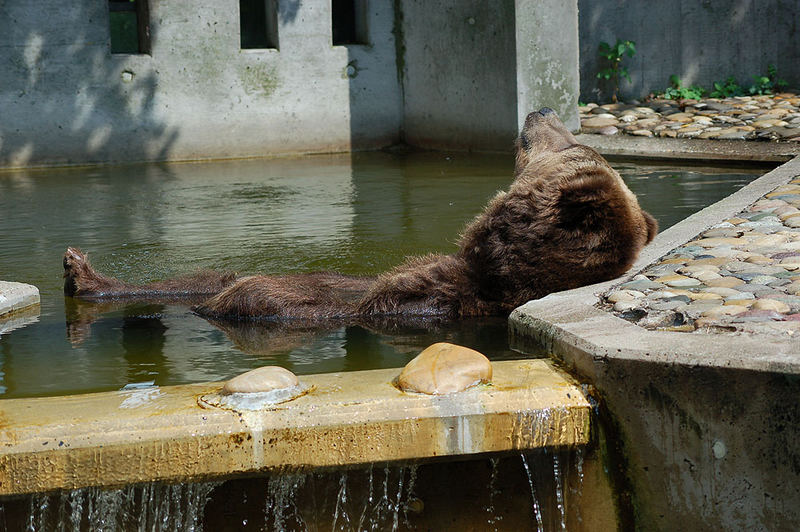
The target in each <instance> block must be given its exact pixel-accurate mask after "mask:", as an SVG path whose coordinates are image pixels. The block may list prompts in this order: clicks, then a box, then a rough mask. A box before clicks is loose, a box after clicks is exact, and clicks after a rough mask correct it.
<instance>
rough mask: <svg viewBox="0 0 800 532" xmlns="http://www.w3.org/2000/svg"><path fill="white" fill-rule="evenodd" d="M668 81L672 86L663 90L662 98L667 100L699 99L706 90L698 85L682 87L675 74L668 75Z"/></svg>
mask: <svg viewBox="0 0 800 532" xmlns="http://www.w3.org/2000/svg"><path fill="white" fill-rule="evenodd" d="M669 82H670V84H671V85H672V86H671V87H669V88H667V89H665V90H664V98H666V99H668V100H686V99H690V100H699V99H700V98H702V97H703V94H705V92H706V90H705V89H704V88H703V87H701V86H699V85H692V86H691V87H684V86H683V85H682V84H681V79H680V78H679V77H678V76H676V75H675V74H673V75H671V76H670V77H669Z"/></svg>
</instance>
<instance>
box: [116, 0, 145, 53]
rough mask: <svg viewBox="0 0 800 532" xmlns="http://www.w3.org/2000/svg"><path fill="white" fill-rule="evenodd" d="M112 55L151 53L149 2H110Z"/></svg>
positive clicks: (126, 0) (122, 0)
mask: <svg viewBox="0 0 800 532" xmlns="http://www.w3.org/2000/svg"><path fill="white" fill-rule="evenodd" d="M108 19H109V29H110V32H111V53H112V54H149V53H150V8H149V6H148V4H147V0H109V1H108Z"/></svg>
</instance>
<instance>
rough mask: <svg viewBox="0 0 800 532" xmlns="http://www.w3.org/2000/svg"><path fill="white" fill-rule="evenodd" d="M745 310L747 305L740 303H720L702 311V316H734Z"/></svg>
mask: <svg viewBox="0 0 800 532" xmlns="http://www.w3.org/2000/svg"><path fill="white" fill-rule="evenodd" d="M743 312H747V307H745V306H740V305H722V306H719V307H714V308H711V309H709V310H707V311H705V312H703V314H702V315H703V317H706V318H718V317H720V316H735V315H737V314H741V313H743Z"/></svg>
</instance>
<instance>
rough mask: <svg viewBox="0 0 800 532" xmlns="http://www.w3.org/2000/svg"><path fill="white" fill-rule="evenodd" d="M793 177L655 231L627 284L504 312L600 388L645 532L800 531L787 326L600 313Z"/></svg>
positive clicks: (798, 370) (796, 165) (764, 182)
mask: <svg viewBox="0 0 800 532" xmlns="http://www.w3.org/2000/svg"><path fill="white" fill-rule="evenodd" d="M617 147H620V146H619V144H618V145H617ZM798 175H800V158H795V159H793V160H791V161H790V162H788V163H786V164H784V165H782V166H780V167H779V168H777V169H775V170H773V171H772V172H770V173H768V174H766V175H765V176H763V177H761V178H759V179H757V180H756V181H754V182H753V183H751V184H750V185H748V186H746V187H744V188H743V189H741V190H740V191H738V192H736V193H735V194H733V195H731V196H729V197H728V198H726V199H724V200H722V201H720V202H718V203H716V204H714V205H711V206H710V207H707V208H706V209H704V210H703V211H700V212H698V213H696V214H695V215H693V216H690V217H689V218H687V219H686V220H684V221H683V222H680V223H678V224H677V225H675V226H673V227H672V228H670V229H668V230H667V231H665V232H663V233H661V234H660V235H658V237H656V239H655V240H654V241H653V242H652V243H651V245H650V246H648V247H647V248H646V249H645V250H644V252H643V253H642V255H641V257H640V258H639V260H638V262H637V263H636V264H635V265H634V267H633V268H632V269H631V271H630V272H628V274H626V276H624V277H623V278H621V279H615V280H613V281H609V282H607V283H601V284H598V285H593V286H587V287H583V288H579V289H576V290H571V291H567V292H562V293H558V294H551V295H549V296H547V297H545V298H543V299H540V300H537V301H531V302H529V303H527V304H526V305H524V306H522V307H520V308H519V309H517V310H516V311H514V313H513V314H512V316H511V319H510V327H511V330H512V334H514V335H518V336H519V337H522V338H524V339H526V340H527V339H530V338H534V339H535V340H537V341H538V342H540V343H542V344H543V345H544V346H545V348H547V349H548V350H549V351H550V352H551V353H552V354H553V356H554V357H555V358H556V359H558V360H560V361H562V363H563V364H564V365H565V366H566V367H568V368H569V369H570V371H571V372H572V373H574V374H577V375H580V376H581V378H584V379H587V380H589V381H590V382H592V384H593V385H594V386H596V387H597V390H598V392H599V394H600V395H601V396H602V398H603V401H604V403H605V408H606V409H607V411H608V412H609V414H610V417H611V418H612V419H613V424H614V425H615V426H616V430H617V433H618V435H619V436H620V439H619V441H618V444H619V445H620V453H619V454H620V456H621V457H623V461H624V464H623V466H622V467H623V469H624V472H625V477H626V478H627V482H628V484H629V490H630V494H631V502H632V510H633V512H634V516H635V521H636V523H637V525H638V526H640V527H641V528H642V529H647V530H675V529H680V528H682V527H685V526H686V523H693V526H695V527H696V528H697V529H707V530H724V529H733V528H738V529H745V530H792V529H797V527H798V526H800V512H799V511H798V508H800V492H798V491H797V489H796V486H797V485H798V483H800V446H799V445H798V443H797V442H798V441H800V438H799V437H800V407H798V397H800V339H798V338H797V335H796V334H792V330H791V328H787V334H782V335H778V334H774V335H769V334H742V333H727V334H726V333H724V332H721V333H718V334H713V333H708V334H705V333H682V332H668V331H651V330H646V329H644V328H642V327H639V326H637V325H635V324H633V323H630V322H628V321H625V320H623V319H620V318H617V317H616V316H614V315H613V314H611V313H609V312H607V311H606V310H603V309H600V308H598V307H597V304H598V303H599V301H600V300H599V297H598V295H599V294H603V293H605V292H607V291H608V289H609V288H611V287H612V286H616V285H618V284H620V283H621V282H624V281H625V280H626V279H631V278H632V277H633V276H634V275H635V274H636V273H637V272H639V271H640V270H642V269H643V268H644V267H645V266H647V265H649V264H651V263H653V262H654V261H656V260H657V259H658V258H659V257H661V256H663V255H665V254H667V253H668V252H670V250H672V249H674V248H675V247H676V246H680V245H683V244H684V243H686V242H688V241H690V240H692V239H693V238H694V237H695V236H696V235H697V234H698V233H699V232H702V231H703V230H705V229H707V228H708V227H710V226H712V225H714V224H717V223H719V222H721V221H722V220H725V219H727V218H730V217H732V216H734V215H736V214H737V213H738V212H740V211H741V210H743V209H744V208H745V207H746V206H748V205H750V204H751V203H753V202H754V201H756V200H757V199H759V198H760V197H762V196H763V195H765V194H768V193H770V192H772V191H773V190H774V189H775V188H776V187H778V186H780V185H783V184H785V183H787V182H789V181H790V180H791V179H794V178H796V177H797V176H798Z"/></svg>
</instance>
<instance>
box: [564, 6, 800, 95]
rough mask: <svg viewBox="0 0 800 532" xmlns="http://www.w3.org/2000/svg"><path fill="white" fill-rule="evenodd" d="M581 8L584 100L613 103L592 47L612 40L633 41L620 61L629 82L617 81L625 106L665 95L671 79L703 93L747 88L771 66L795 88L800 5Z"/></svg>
mask: <svg viewBox="0 0 800 532" xmlns="http://www.w3.org/2000/svg"><path fill="white" fill-rule="evenodd" d="M578 8H579V42H580V72H581V101H585V102H601V101H602V102H606V101H611V93H612V92H613V86H612V85H611V83H610V82H607V81H605V80H599V79H597V73H598V72H599V71H600V70H602V69H603V68H605V67H606V66H608V65H607V64H606V63H604V62H603V61H604V60H602V59H600V58H599V57H598V55H597V47H598V45H599V44H600V42H603V41H604V42H607V43H609V44H612V45H613V44H614V43H615V42H616V40H617V39H620V40H623V41H624V40H632V41H634V42H636V55H635V56H634V57H627V56H626V57H625V58H624V59H623V63H622V64H623V65H625V66H627V68H628V71H629V72H630V76H631V82H628V81H627V80H621V81H620V95H621V99H623V100H624V99H631V98H641V97H643V96H647V95H648V94H649V93H650V92H657V91H663V90H664V89H665V88H667V87H669V84H670V83H669V78H670V76H671V75H673V74H676V75H677V76H678V77H679V78H680V79H681V81H682V84H683V85H684V86H688V85H692V84H700V85H702V86H703V87H706V88H707V87H710V86H712V83H713V82H714V81H723V80H725V79H726V78H727V77H728V76H734V77H735V78H736V79H737V80H738V82H739V83H740V84H741V85H742V86H744V87H748V86H750V85H751V84H752V83H753V76H754V75H763V74H765V73H766V71H767V66H768V65H769V64H774V65H775V66H776V67H777V69H778V74H779V76H780V77H781V78H785V79H786V80H787V81H788V82H789V86H790V87H798V86H800V48H798V47H797V46H793V45H791V44H790V43H793V42H794V41H795V39H796V35H797V29H798V18H797V16H796V13H797V11H798V9H800V0H776V1H773V2H756V1H752V0H734V1H731V0H690V1H683V2H660V3H653V2H637V1H633V0H619V1H617V2H603V1H600V0H579V3H578Z"/></svg>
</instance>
